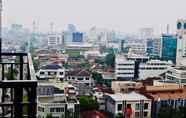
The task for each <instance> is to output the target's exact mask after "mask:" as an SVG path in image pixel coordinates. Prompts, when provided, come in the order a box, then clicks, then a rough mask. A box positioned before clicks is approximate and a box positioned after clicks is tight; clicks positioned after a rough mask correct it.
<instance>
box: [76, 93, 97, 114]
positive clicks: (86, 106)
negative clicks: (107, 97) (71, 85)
mask: <svg viewBox="0 0 186 118" xmlns="http://www.w3.org/2000/svg"><path fill="white" fill-rule="evenodd" d="M79 102H80V109H81V111H87V110H94V109H97V108H98V104H97V101H96V100H94V99H93V98H92V97H89V96H81V97H80V98H79Z"/></svg>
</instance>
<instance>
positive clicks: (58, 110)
mask: <svg viewBox="0 0 186 118" xmlns="http://www.w3.org/2000/svg"><path fill="white" fill-rule="evenodd" d="M50 112H64V108H60V107H57V108H50Z"/></svg>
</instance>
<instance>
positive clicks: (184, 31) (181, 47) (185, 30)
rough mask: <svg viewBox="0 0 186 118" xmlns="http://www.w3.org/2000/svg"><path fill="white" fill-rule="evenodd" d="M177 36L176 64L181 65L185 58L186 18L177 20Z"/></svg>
mask: <svg viewBox="0 0 186 118" xmlns="http://www.w3.org/2000/svg"><path fill="white" fill-rule="evenodd" d="M177 38H178V41H177V56H176V64H177V65H181V64H183V63H182V62H183V61H184V60H186V58H185V57H186V20H184V19H179V20H178V21H177ZM184 65H185V64H184Z"/></svg>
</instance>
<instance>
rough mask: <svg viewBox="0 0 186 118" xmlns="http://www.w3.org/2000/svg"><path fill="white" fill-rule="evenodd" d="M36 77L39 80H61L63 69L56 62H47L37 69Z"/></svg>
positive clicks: (63, 76) (63, 73)
mask: <svg viewBox="0 0 186 118" xmlns="http://www.w3.org/2000/svg"><path fill="white" fill-rule="evenodd" d="M37 77H38V79H39V80H48V79H58V80H61V81H63V80H64V78H65V69H64V68H63V67H62V66H60V65H58V64H48V65H45V66H42V67H41V68H40V69H39V71H38V72H37Z"/></svg>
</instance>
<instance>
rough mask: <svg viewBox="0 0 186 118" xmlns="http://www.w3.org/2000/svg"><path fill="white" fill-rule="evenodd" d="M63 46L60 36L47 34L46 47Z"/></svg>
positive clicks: (62, 39)
mask: <svg viewBox="0 0 186 118" xmlns="http://www.w3.org/2000/svg"><path fill="white" fill-rule="evenodd" d="M62 44H64V38H63V35H62V34H49V35H48V46H57V45H62Z"/></svg>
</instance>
